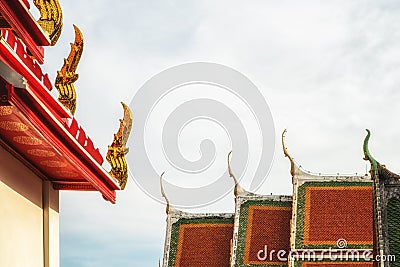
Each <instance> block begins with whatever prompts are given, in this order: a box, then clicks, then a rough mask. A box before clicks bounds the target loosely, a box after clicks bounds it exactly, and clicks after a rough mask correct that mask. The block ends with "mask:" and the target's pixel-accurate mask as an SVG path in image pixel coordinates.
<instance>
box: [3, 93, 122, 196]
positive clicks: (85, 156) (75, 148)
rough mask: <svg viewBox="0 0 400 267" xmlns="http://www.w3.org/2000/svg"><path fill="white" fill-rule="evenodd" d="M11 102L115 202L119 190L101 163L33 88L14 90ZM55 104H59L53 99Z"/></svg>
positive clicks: (97, 188) (86, 177)
mask: <svg viewBox="0 0 400 267" xmlns="http://www.w3.org/2000/svg"><path fill="white" fill-rule="evenodd" d="M10 100H11V101H10V102H11V103H12V104H13V105H15V106H16V107H18V109H19V110H20V111H22V112H23V114H24V115H25V116H26V117H27V118H28V119H29V120H30V121H31V122H32V123H33V124H34V125H35V126H36V128H37V129H38V130H39V131H40V132H41V133H42V134H43V136H45V137H46V139H47V140H48V141H49V142H50V143H51V144H52V145H53V146H54V147H55V148H56V149H57V150H59V151H61V152H62V153H63V154H64V155H65V156H66V158H68V159H69V160H70V162H71V163H73V164H74V165H75V166H77V167H78V169H80V171H81V173H82V174H83V177H85V179H86V180H87V181H88V182H89V183H90V184H91V185H92V186H93V187H94V189H96V190H97V191H99V192H100V193H101V194H102V195H103V197H104V198H105V199H106V200H109V201H110V202H112V203H115V202H116V192H115V190H120V187H119V186H118V185H117V184H116V183H115V182H114V181H113V179H112V177H111V176H110V175H109V174H108V173H107V172H106V171H105V170H104V168H103V167H101V165H100V164H99V163H97V162H96V161H95V160H94V159H93V157H92V156H91V155H90V154H89V153H88V152H87V151H86V150H85V149H84V148H83V147H82V146H81V145H80V144H79V143H78V141H77V140H76V139H75V138H74V137H73V136H72V135H71V134H70V133H69V132H68V131H67V130H66V128H65V126H64V125H63V123H62V122H60V121H58V120H57V119H56V118H55V117H54V116H53V115H52V114H51V112H50V111H49V110H48V109H47V108H46V107H45V105H43V103H41V101H40V100H39V99H38V98H37V97H36V95H35V92H34V90H32V88H29V86H28V88H27V89H18V88H16V89H15V90H14V93H13V94H12V95H11V98H10ZM53 101H56V100H55V99H54V98H53Z"/></svg>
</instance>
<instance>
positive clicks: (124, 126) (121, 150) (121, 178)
mask: <svg viewBox="0 0 400 267" xmlns="http://www.w3.org/2000/svg"><path fill="white" fill-rule="evenodd" d="M121 104H122V107H123V108H124V117H123V119H120V120H119V121H120V125H119V129H118V132H117V133H116V134H114V140H113V142H112V144H111V146H108V152H107V156H106V160H107V161H108V162H109V163H110V165H111V171H110V174H111V176H112V177H114V179H116V180H117V181H118V182H119V185H120V186H121V189H122V190H123V189H124V188H125V185H126V182H127V181H128V165H127V163H126V159H125V155H126V154H128V152H129V148H127V147H126V144H127V142H128V138H129V135H130V133H131V129H132V112H131V110H130V109H129V107H128V106H127V105H125V104H124V103H123V102H121Z"/></svg>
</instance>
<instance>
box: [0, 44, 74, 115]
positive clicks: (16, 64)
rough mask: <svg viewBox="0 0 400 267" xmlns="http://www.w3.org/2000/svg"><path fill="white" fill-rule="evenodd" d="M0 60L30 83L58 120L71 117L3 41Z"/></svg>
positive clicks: (0, 47)
mask: <svg viewBox="0 0 400 267" xmlns="http://www.w3.org/2000/svg"><path fill="white" fill-rule="evenodd" d="M0 60H3V61H4V62H5V63H6V64H7V65H8V66H10V68H12V69H13V70H14V71H16V72H18V73H19V74H21V75H22V76H23V77H25V78H26V80H27V81H29V84H30V85H31V86H32V87H33V88H35V89H36V92H37V96H38V98H39V99H40V100H41V102H42V103H43V105H45V106H46V107H47V108H48V109H49V110H50V111H51V113H52V114H54V115H55V116H56V118H57V119H58V120H60V121H61V120H62V119H63V118H68V117H70V116H71V115H70V114H69V112H68V111H67V110H66V109H65V108H64V107H63V106H62V105H60V103H59V102H57V101H56V100H55V99H54V98H53V96H52V95H51V94H50V93H49V91H48V89H47V88H46V87H45V86H44V84H43V83H42V82H41V81H40V80H39V79H38V78H37V77H36V76H35V75H34V74H33V72H32V71H31V70H30V69H29V68H28V67H26V65H25V64H24V63H23V62H22V61H21V59H20V58H19V57H18V56H17V55H16V54H15V53H14V51H12V50H11V48H10V47H9V46H8V45H7V44H6V43H5V42H4V41H2V40H0Z"/></svg>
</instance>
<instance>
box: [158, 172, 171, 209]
mask: <svg viewBox="0 0 400 267" xmlns="http://www.w3.org/2000/svg"><path fill="white" fill-rule="evenodd" d="M164 174H165V172H163V173H162V174H161V175H160V188H161V195H162V196H163V198H164V199H165V201H166V202H167V209H166V213H167V214H168V213H169V208H170V202H169V199H168V197H167V195H166V194H165V191H164V186H163V176H164Z"/></svg>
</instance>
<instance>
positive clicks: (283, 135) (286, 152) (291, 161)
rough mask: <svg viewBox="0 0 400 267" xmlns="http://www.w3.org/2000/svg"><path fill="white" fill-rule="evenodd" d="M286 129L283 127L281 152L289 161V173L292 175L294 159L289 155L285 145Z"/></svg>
mask: <svg viewBox="0 0 400 267" xmlns="http://www.w3.org/2000/svg"><path fill="white" fill-rule="evenodd" d="M286 132H287V130H286V129H285V130H284V131H283V132H282V147H283V154H284V155H285V157H287V158H288V159H289V161H290V174H291V175H292V177H294V172H295V166H296V165H295V163H294V159H293V158H292V156H290V154H289V151H288V150H287V148H286V145H285V134H286Z"/></svg>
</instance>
